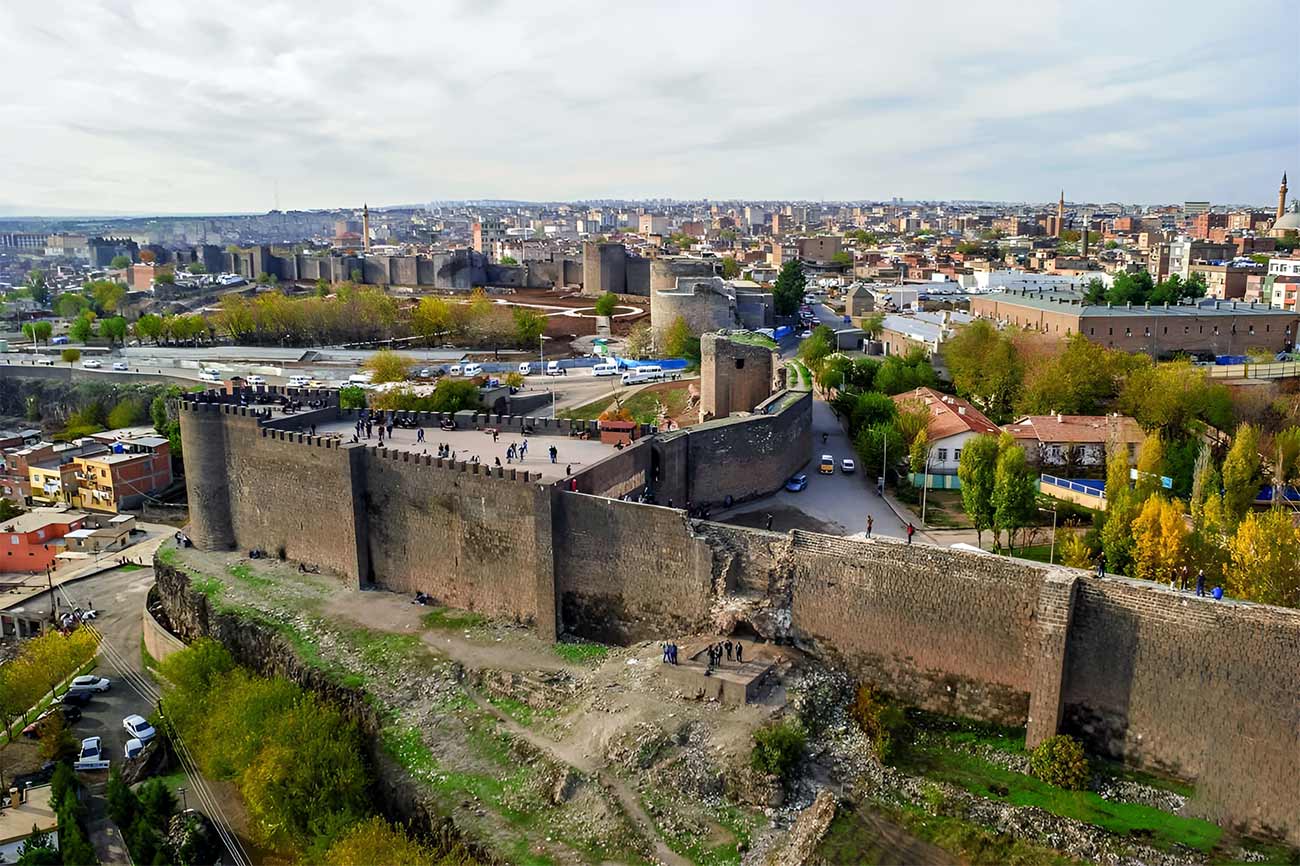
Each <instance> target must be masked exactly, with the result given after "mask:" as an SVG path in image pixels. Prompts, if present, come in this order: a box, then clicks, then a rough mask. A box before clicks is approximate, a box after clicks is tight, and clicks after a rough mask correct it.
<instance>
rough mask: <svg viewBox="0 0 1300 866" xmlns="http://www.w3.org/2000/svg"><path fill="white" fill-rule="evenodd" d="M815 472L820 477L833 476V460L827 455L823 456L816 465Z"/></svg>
mask: <svg viewBox="0 0 1300 866" xmlns="http://www.w3.org/2000/svg"><path fill="white" fill-rule="evenodd" d="M817 471H818V472H820V473H821V474H822V475H834V474H835V458H834V457H832V456H831V455H829V454H823V455H822V459H821V460H820V461H819V462H818V463H817Z"/></svg>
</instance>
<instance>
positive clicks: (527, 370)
mask: <svg viewBox="0 0 1300 866" xmlns="http://www.w3.org/2000/svg"><path fill="white" fill-rule="evenodd" d="M519 375H520V376H531V375H533V365H532V364H530V363H528V362H527V361H522V362H520V364H519Z"/></svg>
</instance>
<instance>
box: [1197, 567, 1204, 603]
mask: <svg viewBox="0 0 1300 866" xmlns="http://www.w3.org/2000/svg"><path fill="white" fill-rule="evenodd" d="M1196 594H1197V595H1199V596H1202V597H1204V595H1205V569H1203V568H1200V569H1197V571H1196Z"/></svg>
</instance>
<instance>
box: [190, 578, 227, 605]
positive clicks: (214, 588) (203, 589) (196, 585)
mask: <svg viewBox="0 0 1300 866" xmlns="http://www.w3.org/2000/svg"><path fill="white" fill-rule="evenodd" d="M190 588H191V589H193V590H194V591H195V592H198V593H202V594H203V595H206V596H207V597H208V601H210V602H212V603H214V604H216V603H217V602H219V601H221V596H222V595H223V594H224V593H225V591H226V585H225V583H223V582H222V580H221V578H219V577H213V576H212V575H200V574H191V575H190Z"/></svg>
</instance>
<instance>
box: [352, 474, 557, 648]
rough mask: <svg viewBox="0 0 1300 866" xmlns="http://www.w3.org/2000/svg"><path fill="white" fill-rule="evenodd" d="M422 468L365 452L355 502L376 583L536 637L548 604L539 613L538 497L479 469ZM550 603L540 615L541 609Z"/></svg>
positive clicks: (545, 513) (549, 612)
mask: <svg viewBox="0 0 1300 866" xmlns="http://www.w3.org/2000/svg"><path fill="white" fill-rule="evenodd" d="M477 468H479V467H470V466H466V465H465V464H463V463H459V464H457V465H456V467H455V468H451V467H448V466H438V465H437V463H436V461H435V462H433V463H430V464H425V463H424V462H423V460H419V459H417V456H416V455H410V454H406V453H404V452H402V453H399V452H389V451H387V450H383V451H381V450H379V449H367V452H366V456H365V462H364V465H363V478H364V480H363V485H364V487H363V491H364V492H363V499H364V502H365V510H366V525H367V527H368V531H367V533H366V536H365V541H366V543H367V544H368V545H369V549H368V557H369V561H370V567H371V575H372V578H373V580H374V581H375V583H376V584H378V585H380V586H382V587H384V588H385V589H390V590H393V591H395V592H409V593H414V592H416V591H417V590H418V591H423V592H426V593H428V594H429V595H432V596H433V597H434V598H435V599H436V600H437V601H438V602H440V603H443V604H448V605H451V606H452V607H458V608H463V609H465V610H476V611H482V612H484V613H487V614H489V615H491V616H495V617H504V618H508V619H514V620H517V621H520V622H528V623H536V624H537V625H538V626H539V627H542V628H543V629H545V626H546V623H547V620H553V619H554V614H553V611H554V604H553V603H552V602H549V599H543V605H544V606H543V607H541V608H539V606H538V601H539V599H538V589H537V580H538V576H539V575H540V574H544V575H545V576H546V577H547V578H548V579H549V575H550V557H551V552H550V521H549V509H548V507H547V501H546V499H547V495H548V494H547V491H546V489H545V488H543V487H540V486H538V485H537V484H535V483H529V482H526V481H523V480H511V479H510V477H509V473H507V476H506V477H504V478H498V477H489V476H488V474H487V467H482V471H481V473H480V472H474V471H471V470H472V469H477ZM548 603H549V607H548V606H545V605H546V604H548Z"/></svg>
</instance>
